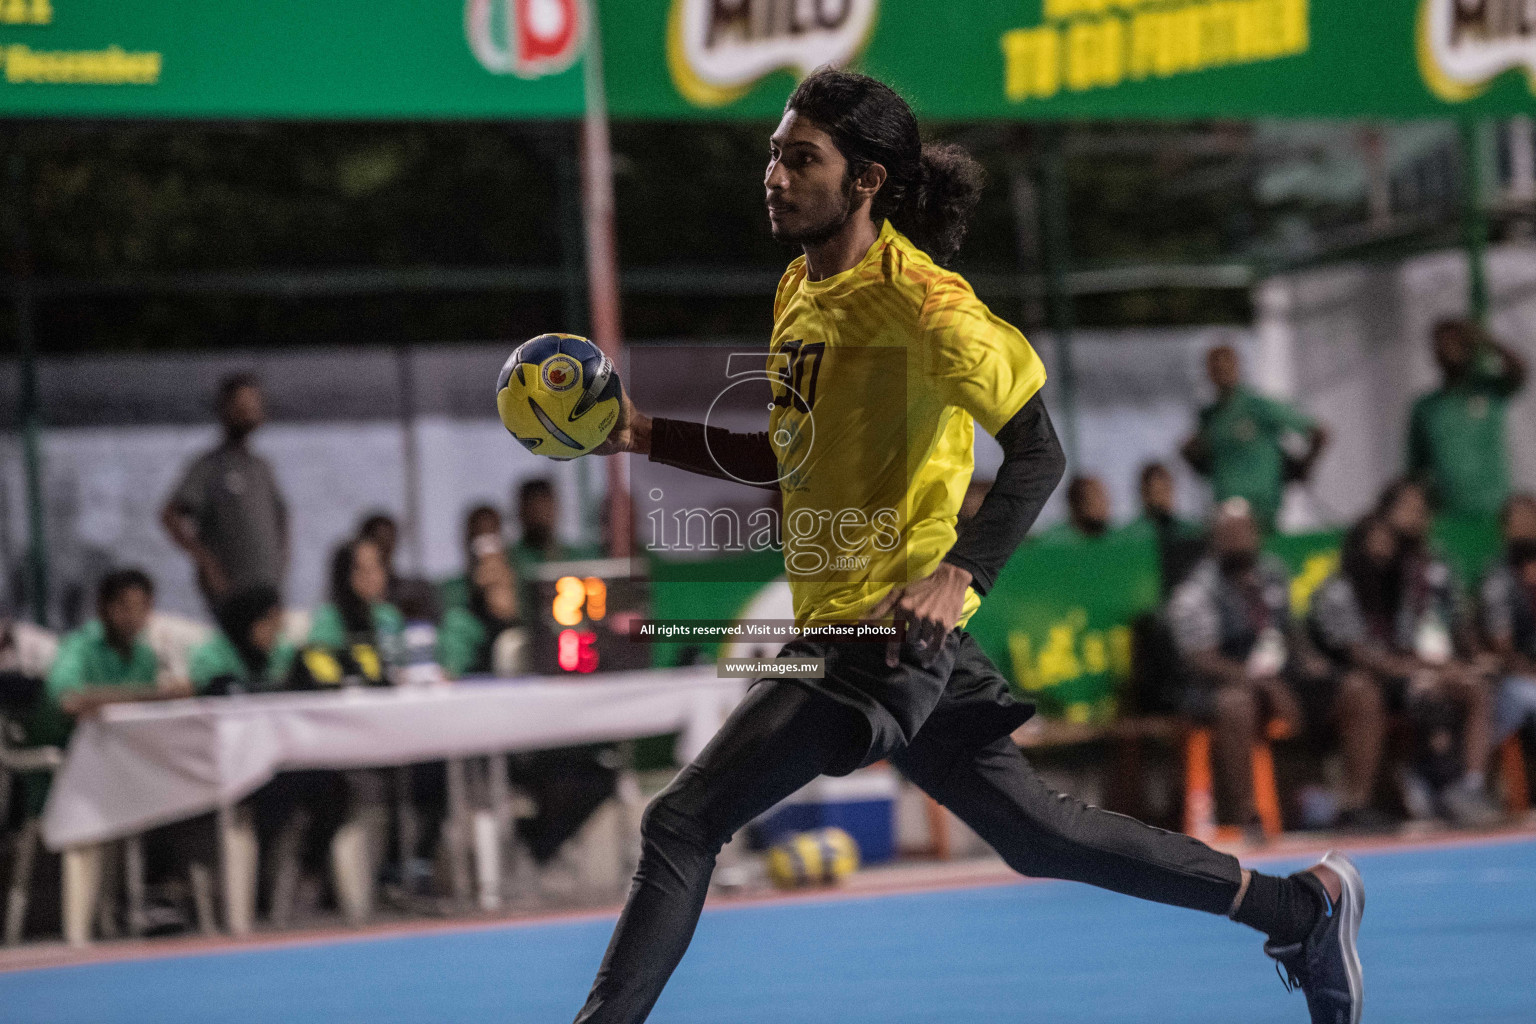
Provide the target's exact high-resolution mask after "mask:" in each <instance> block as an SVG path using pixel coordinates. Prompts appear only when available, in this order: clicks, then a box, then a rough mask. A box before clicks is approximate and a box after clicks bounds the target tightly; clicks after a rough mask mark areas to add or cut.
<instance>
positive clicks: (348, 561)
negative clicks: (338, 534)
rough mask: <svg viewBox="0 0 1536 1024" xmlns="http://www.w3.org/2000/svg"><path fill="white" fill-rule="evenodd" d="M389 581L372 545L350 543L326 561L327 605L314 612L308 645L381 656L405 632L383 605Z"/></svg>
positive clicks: (398, 618) (393, 610) (400, 621)
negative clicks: (361, 648)
mask: <svg viewBox="0 0 1536 1024" xmlns="http://www.w3.org/2000/svg"><path fill="white" fill-rule="evenodd" d="M388 585H389V578H388V576H387V575H386V574H385V570H384V559H383V557H382V556H381V555H380V554H379V549H378V546H377V545H376V544H374V543H373V541H370V540H361V539H359V540H354V541H351V542H349V543H346V544H343V545H342V546H341V547H339V548H337V549H336V553H335V554H334V555H332V556H331V600H330V603H329V604H324V605H321V606H320V607H319V608H316V609H315V614H314V618H313V619H311V621H310V627H309V640H308V643H309V646H311V647H323V648H326V649H328V650H337V649H340V648H343V647H347V646H349V645H352V644H364V645H367V646H370V647H372V648H374V649H375V650H376V651H384V650H385V649H386V648H387V647H388V646H389V645H390V643H392V641H393V638H395V637H398V636H399V635H400V631H401V630H402V629H404V628H405V619H404V618H403V617H402V616H401V614H400V610H399V609H398V608H396V607H395V606H394V605H392V604H390V603H389V601H388V600H387V594H386V591H387V588H388Z"/></svg>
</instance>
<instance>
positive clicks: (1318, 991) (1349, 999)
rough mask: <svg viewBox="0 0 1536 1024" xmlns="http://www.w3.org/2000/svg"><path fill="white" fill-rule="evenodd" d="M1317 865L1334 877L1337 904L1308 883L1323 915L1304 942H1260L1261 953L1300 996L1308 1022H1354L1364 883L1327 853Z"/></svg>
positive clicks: (1361, 992) (1360, 986) (1361, 997)
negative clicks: (1318, 897)
mask: <svg viewBox="0 0 1536 1024" xmlns="http://www.w3.org/2000/svg"><path fill="white" fill-rule="evenodd" d="M1319 866H1321V867H1325V868H1328V869H1329V870H1330V871H1332V872H1333V873H1334V874H1336V875H1338V876H1339V898H1338V900H1337V902H1333V901H1330V900H1329V899H1328V895H1327V892H1326V891H1325V890H1324V889H1323V885H1322V882H1321V881H1313V882H1312V883H1311V884H1313V886H1314V889H1315V891H1317V892H1319V893H1320V894H1321V896H1322V898H1323V901H1324V903H1325V904H1327V907H1326V910H1325V912H1324V914H1323V916H1322V917H1320V918H1318V921H1317V924H1315V925H1313V926H1312V931H1311V933H1310V934H1309V935H1308V936H1307V937H1306V938H1305V939H1302V940H1301V941H1300V942H1293V943H1291V944H1289V945H1286V946H1277V945H1275V944H1274V943H1272V942H1266V943H1265V944H1264V952H1266V953H1268V954H1269V955H1270V956H1272V957H1274V958H1275V960H1276V961H1277V965H1276V968H1275V969H1276V970H1277V971H1278V970H1279V969H1280V968H1282V967H1283V968H1285V971H1284V973H1283V974H1282V975H1281V980H1282V981H1284V982H1285V988H1286V991H1288V992H1294V991H1295V990H1296V989H1297V988H1300V989H1301V990H1302V992H1303V993H1305V994H1306V997H1307V1010H1308V1011H1309V1012H1310V1013H1311V1014H1312V1024H1360V1008H1361V1006H1362V1005H1363V1004H1364V1002H1365V983H1364V981H1363V980H1362V978H1361V974H1360V952H1359V950H1358V949H1357V948H1356V946H1355V939H1356V937H1357V936H1358V935H1359V934H1360V918H1361V917H1362V916H1363V915H1364V914H1365V882H1364V881H1363V880H1362V879H1361V878H1360V871H1359V869H1358V868H1356V867H1355V866H1354V864H1352V863H1350V860H1349V858H1348V857H1345V856H1344V855H1343V854H1340V853H1335V852H1332V851H1330V852H1329V853H1328V855H1327V856H1325V857H1324V858H1323V859H1322V861H1321V862H1320V864H1319Z"/></svg>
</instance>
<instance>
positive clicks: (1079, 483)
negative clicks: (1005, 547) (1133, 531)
mask: <svg viewBox="0 0 1536 1024" xmlns="http://www.w3.org/2000/svg"><path fill="white" fill-rule="evenodd" d="M1107 536H1109V490H1108V489H1107V488H1106V487H1105V486H1104V481H1103V480H1100V479H1099V478H1098V477H1096V476H1075V477H1073V478H1072V480H1071V482H1070V483H1068V484H1067V518H1066V519H1064V520H1062V521H1061V522H1059V523H1057V524H1056V525H1055V526H1052V527H1050V528H1049V529H1046V530H1041V531H1040V532H1038V533H1036V534H1035V535H1034V536H1033V537H1032V538H1031V540H1032V541H1033V543H1035V544H1082V543H1085V542H1088V541H1094V540H1102V539H1104V538H1105V537H1107Z"/></svg>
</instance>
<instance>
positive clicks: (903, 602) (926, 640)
mask: <svg viewBox="0 0 1536 1024" xmlns="http://www.w3.org/2000/svg"><path fill="white" fill-rule="evenodd" d="M970 585H971V574H970V573H968V572H966V571H965V570H964V569H961V568H960V567H959V566H956V565H951V564H950V563H949V562H940V563H939V566H938V568H937V569H935V570H933V572H931V573H929V574H928V575H927V576H924V577H923V578H922V579H920V580H914V581H913V582H911V583H909V584H907V585H906V586H905V587H892V588H891V592H890V593H889V594H887V595H885V597H884V598H883V599H882V600H881V601H880V603H879V604H877V605H876V606H875V607H874V609H873V610H872V611H871V612H870V618H872V619H881V618H884V617H885V615H887V614H891V615H892V616H894V617H895V619H896V621H897V622H898V623H899V622H902V621H905V622H906V624H907V637H906V643H907V644H908V645H909V646H910V647H911V648H912V650H914V651H916V652H917V660H918V663H919V664H920V665H922V666H923V667H924V668H927V667H928V666H929V665H931V664H933V659H934V658H936V657H937V656H938V653H939V649H940V648H942V647H943V646H944V638H945V637H946V636H948V635H949V631H950V630H952V629H954V628H955V623H957V622H959V621H960V613H961V612H962V611H964V610H965V588H966V587H969V586H970ZM900 660H901V641H898V640H892V641H891V642H890V643H889V644H887V645H886V647H885V663H886V664H887V665H888V666H890V667H891V668H895V667H896V665H897V664H898V663H899V662H900Z"/></svg>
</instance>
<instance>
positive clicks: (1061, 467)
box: [944, 392, 1067, 596]
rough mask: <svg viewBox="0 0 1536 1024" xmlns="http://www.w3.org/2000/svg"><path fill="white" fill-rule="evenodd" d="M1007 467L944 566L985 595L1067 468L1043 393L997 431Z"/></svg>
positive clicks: (998, 474)
mask: <svg viewBox="0 0 1536 1024" xmlns="http://www.w3.org/2000/svg"><path fill="white" fill-rule="evenodd" d="M997 443H998V444H999V445H1001V446H1002V449H1003V464H1002V465H1001V466H999V467H998V469H997V478H996V480H995V481H994V482H993V484H992V487H991V489H990V490H988V491H987V496H986V497H985V498H983V499H982V500H981V507H980V508H978V509H977V510H976V515H975V516H973V517H972V518H971V520H970V521H969V522H967V523H966V524H965V525H964V526H963V527H961V528H960V535H959V537H957V538H956V540H955V545H954V547H952V548H950V549H949V554H947V555H945V556H944V561H945V562H947V563H949V564H950V565H953V566H955V567H956V568H959V569H964V570H965V571H966V572H967V573H969V574H970V577H971V578H970V580H969V581H968V584H969V586H971V587H972V588H974V589H975V591H976V593H978V594H981V595H982V596H985V595H986V593H987V591H989V590H991V589H992V584H993V583H995V582H996V581H997V574H998V573H1000V572H1002V571H1003V566H1005V565H1007V564H1008V559H1010V558H1012V557H1013V553H1014V551H1015V550H1016V549H1017V548H1018V546H1019V545H1020V544H1022V543H1023V542H1024V537H1025V535H1026V534H1028V533H1029V529H1030V527H1032V526H1034V525H1035V520H1036V519H1037V518H1039V516H1040V510H1041V509H1043V508H1044V507H1045V503H1046V501H1047V499H1049V498H1050V496H1051V492H1052V491H1054V490H1056V485H1057V484H1059V483H1060V482H1061V478H1062V475H1063V474H1064V473H1065V472H1066V469H1067V457H1066V454H1065V453H1064V452H1063V451H1062V449H1061V442H1060V441H1059V440H1058V439H1057V437H1056V428H1055V426H1054V425H1053V424H1052V423H1051V417H1050V414H1049V413H1048V412H1046V409H1045V401H1044V400H1043V399H1042V398H1041V397H1040V394H1039V392H1036V393H1035V395H1034V396H1033V397H1032V398H1030V400H1029V401H1028V402H1025V403H1024V408H1022V409H1020V410H1019V411H1018V412H1016V413H1014V415H1013V417H1012V418H1011V419H1009V421H1008V422H1007V423H1005V424H1003V426H1002V428H1001V429H1000V430H998V432H997Z"/></svg>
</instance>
